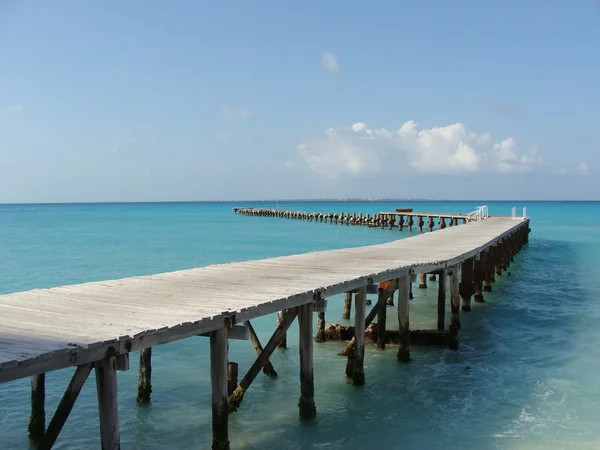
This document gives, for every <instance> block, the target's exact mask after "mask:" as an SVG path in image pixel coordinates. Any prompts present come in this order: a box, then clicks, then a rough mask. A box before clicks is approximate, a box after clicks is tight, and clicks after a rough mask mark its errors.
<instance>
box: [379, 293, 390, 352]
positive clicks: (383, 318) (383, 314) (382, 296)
mask: <svg viewBox="0 0 600 450" xmlns="http://www.w3.org/2000/svg"><path fill="white" fill-rule="evenodd" d="M392 295H393V292H392ZM386 299H387V295H386V292H385V290H384V289H382V288H379V290H378V292H377V304H378V305H379V313H378V314H377V348H378V349H380V350H385V342H386V340H387V336H386V333H385V328H386V323H387V307H386Z"/></svg>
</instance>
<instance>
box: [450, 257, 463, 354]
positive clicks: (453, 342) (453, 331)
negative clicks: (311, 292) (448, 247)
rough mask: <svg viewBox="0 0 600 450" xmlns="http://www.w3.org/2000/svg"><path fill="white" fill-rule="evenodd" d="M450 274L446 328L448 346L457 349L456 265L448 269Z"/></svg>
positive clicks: (457, 292)
mask: <svg viewBox="0 0 600 450" xmlns="http://www.w3.org/2000/svg"><path fill="white" fill-rule="evenodd" d="M448 274H449V275H450V310H451V312H452V320H451V323H450V327H449V328H448V347H449V348H450V349H451V350H457V349H458V332H459V330H460V293H459V283H458V265H456V266H454V267H452V269H449V270H448Z"/></svg>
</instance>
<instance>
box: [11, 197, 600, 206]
mask: <svg viewBox="0 0 600 450" xmlns="http://www.w3.org/2000/svg"><path fill="white" fill-rule="evenodd" d="M277 202H279V203H351V202H354V203H356V202H364V203H375V202H399V203H400V202H419V203H434V202H435V203H440V202H445V203H485V202H489V203H511V202H512V203H598V202H600V200H514V199H512V200H511V199H507V200H481V199H479V200H468V199H467V200H448V199H428V198H322V199H268V200H164V201H152V200H145V201H122V202H111V201H102V202H25V203H0V206H19V205H28V206H32V205H47V206H51V205H139V204H149V205H151V204H190V203H205V204H213V203H228V204H231V203H237V204H247V203H250V204H252V203H277Z"/></svg>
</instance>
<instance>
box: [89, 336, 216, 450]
mask: <svg viewBox="0 0 600 450" xmlns="http://www.w3.org/2000/svg"><path fill="white" fill-rule="evenodd" d="M225 339H227V334H225ZM94 369H95V371H96V390H97V393H98V413H99V415H100V447H101V448H102V450H119V449H120V448H121V437H120V432H119V405H118V402H117V370H116V369H117V361H116V358H115V357H109V358H105V359H102V360H100V361H96V362H95V363H94ZM225 370H227V369H225Z"/></svg>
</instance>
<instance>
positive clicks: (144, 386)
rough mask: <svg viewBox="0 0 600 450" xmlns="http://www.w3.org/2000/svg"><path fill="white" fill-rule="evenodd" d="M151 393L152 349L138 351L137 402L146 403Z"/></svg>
mask: <svg viewBox="0 0 600 450" xmlns="http://www.w3.org/2000/svg"><path fill="white" fill-rule="evenodd" d="M151 393H152V347H148V348H143V349H141V350H140V373H139V376H138V390H137V402H138V403H148V402H149V401H150V394H151Z"/></svg>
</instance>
